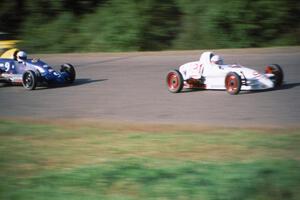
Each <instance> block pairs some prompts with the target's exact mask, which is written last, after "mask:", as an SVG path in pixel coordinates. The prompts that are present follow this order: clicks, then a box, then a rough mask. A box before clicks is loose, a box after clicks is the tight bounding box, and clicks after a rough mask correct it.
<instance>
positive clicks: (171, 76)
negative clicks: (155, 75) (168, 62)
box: [166, 69, 183, 93]
mask: <svg viewBox="0 0 300 200" xmlns="http://www.w3.org/2000/svg"><path fill="white" fill-rule="evenodd" d="M166 83H167V87H168V90H169V91H170V92H172V93H178V92H180V91H181V90H182V88H183V77H182V75H181V73H180V72H179V71H178V70H176V69H175V70H172V71H169V72H168V74H167V77H166Z"/></svg>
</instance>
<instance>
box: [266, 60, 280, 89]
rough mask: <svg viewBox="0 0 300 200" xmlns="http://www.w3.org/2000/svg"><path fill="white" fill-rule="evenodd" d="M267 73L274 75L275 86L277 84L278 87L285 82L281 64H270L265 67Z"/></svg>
mask: <svg viewBox="0 0 300 200" xmlns="http://www.w3.org/2000/svg"><path fill="white" fill-rule="evenodd" d="M265 73H266V74H273V75H274V86H275V88H278V87H280V86H281V85H282V83H283V71H282V69H281V67H280V65H277V64H271V65H268V66H267V67H266V69H265Z"/></svg>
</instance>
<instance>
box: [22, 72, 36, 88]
mask: <svg viewBox="0 0 300 200" xmlns="http://www.w3.org/2000/svg"><path fill="white" fill-rule="evenodd" d="M22 84H23V87H24V88H25V89H27V90H34V89H35V88H36V85H37V76H36V74H35V72H34V71H32V70H28V71H25V72H24V73H23V77H22Z"/></svg>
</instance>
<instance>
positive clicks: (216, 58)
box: [210, 55, 223, 65]
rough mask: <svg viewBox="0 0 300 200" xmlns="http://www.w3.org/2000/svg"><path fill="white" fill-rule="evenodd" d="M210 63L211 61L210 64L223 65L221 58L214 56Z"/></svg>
mask: <svg viewBox="0 0 300 200" xmlns="http://www.w3.org/2000/svg"><path fill="white" fill-rule="evenodd" d="M210 61H211V62H212V63H215V64H217V65H223V58H222V57H221V56H219V55H214V56H213V57H212V58H211V59H210Z"/></svg>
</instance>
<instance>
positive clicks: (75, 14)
mask: <svg viewBox="0 0 300 200" xmlns="http://www.w3.org/2000/svg"><path fill="white" fill-rule="evenodd" d="M0 7H1V10H0V32H1V31H5V32H11V33H13V34H14V35H16V36H18V38H20V39H22V40H23V43H21V44H20V47H21V48H25V49H26V50H30V51H34V52H74V51H77V52H83V51H144V50H164V49H201V48H233V47H264V46H274V45H299V44H300V26H299V24H300V22H299V20H300V3H299V1H298V0H228V1H221V0H212V1H204V0H165V1H159V0H140V1H139V0H128V1H122V0H53V1H48V0H47V1H46V0H41V1H33V0H27V1H20V0H12V1H8V0H1V1H0Z"/></svg>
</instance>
